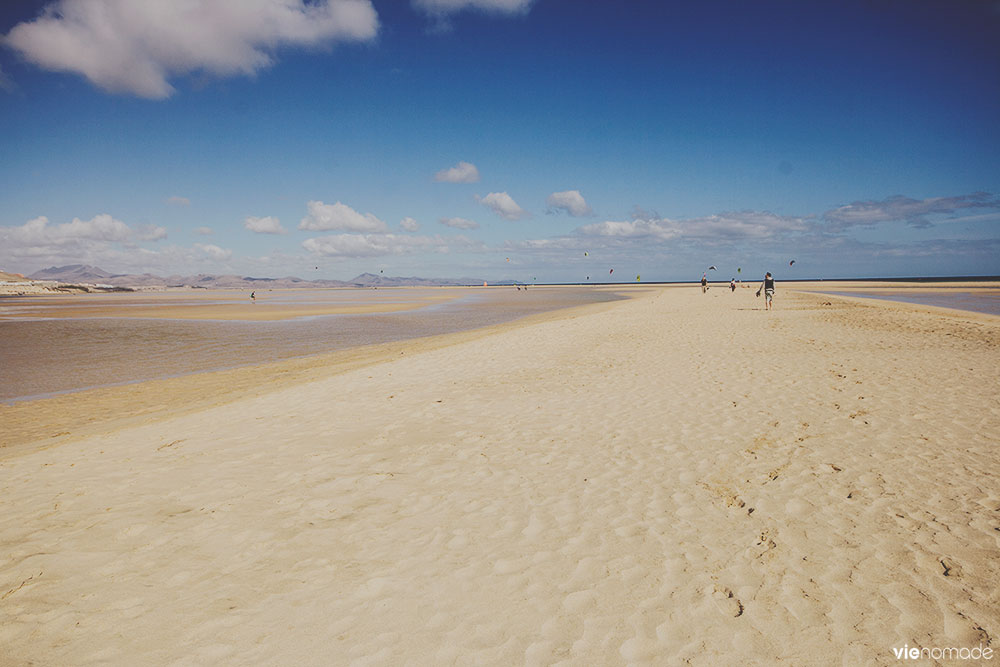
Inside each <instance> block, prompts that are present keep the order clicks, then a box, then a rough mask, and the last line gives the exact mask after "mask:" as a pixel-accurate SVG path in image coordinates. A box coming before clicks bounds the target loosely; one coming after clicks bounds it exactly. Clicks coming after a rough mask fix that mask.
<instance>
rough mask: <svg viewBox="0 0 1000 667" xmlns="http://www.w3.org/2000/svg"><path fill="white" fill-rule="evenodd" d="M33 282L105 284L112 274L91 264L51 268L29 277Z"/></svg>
mask: <svg viewBox="0 0 1000 667" xmlns="http://www.w3.org/2000/svg"><path fill="white" fill-rule="evenodd" d="M29 277H30V278H31V279H32V280H59V281H62V282H78V283H105V282H107V279H108V278H110V277H111V274H110V273H108V272H107V271H105V270H104V269H99V268H97V267H96V266H90V265H89V264H70V265H69V266H50V267H49V268H47V269H42V270H41V271H39V272H38V273H35V274H33V275H31V276H29Z"/></svg>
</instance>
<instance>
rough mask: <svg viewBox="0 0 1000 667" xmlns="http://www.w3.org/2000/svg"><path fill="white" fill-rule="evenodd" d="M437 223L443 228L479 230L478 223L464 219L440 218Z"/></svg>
mask: <svg viewBox="0 0 1000 667" xmlns="http://www.w3.org/2000/svg"><path fill="white" fill-rule="evenodd" d="M438 222H440V223H441V224H442V225H444V226H445V227H452V228H454V229H479V223H478V222H476V221H475V220H467V219H465V218H441V219H440V220H439V221H438Z"/></svg>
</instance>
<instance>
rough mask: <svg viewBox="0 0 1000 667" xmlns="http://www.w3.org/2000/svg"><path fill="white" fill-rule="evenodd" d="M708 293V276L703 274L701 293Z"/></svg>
mask: <svg viewBox="0 0 1000 667" xmlns="http://www.w3.org/2000/svg"><path fill="white" fill-rule="evenodd" d="M707 291H708V274H707V273H703V274H701V293H702V294H704V293H705V292H707Z"/></svg>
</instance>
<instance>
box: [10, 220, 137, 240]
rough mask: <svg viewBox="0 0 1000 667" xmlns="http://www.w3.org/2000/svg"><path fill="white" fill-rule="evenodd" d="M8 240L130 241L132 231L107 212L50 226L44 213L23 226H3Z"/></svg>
mask: <svg viewBox="0 0 1000 667" xmlns="http://www.w3.org/2000/svg"><path fill="white" fill-rule="evenodd" d="M2 229H3V233H4V236H5V238H6V240H7V241H8V242H10V243H12V244H16V245H19V246H30V245H63V244H67V243H74V242H77V241H117V242H121V241H127V240H129V238H130V237H131V236H132V230H131V229H130V228H129V226H128V225H126V224H125V223H124V222H122V221H121V220H116V219H115V218H112V217H111V216H110V215H108V214H106V213H102V214H100V215H95V216H94V217H93V218H91V219H90V220H80V219H79V218H73V220H72V222H66V223H63V224H61V225H55V226H49V219H48V218H47V217H45V216H44V215H42V216H39V217H37V218H34V219H32V220H29V221H28V222H26V223H24V225H22V226H20V227H5V228H2Z"/></svg>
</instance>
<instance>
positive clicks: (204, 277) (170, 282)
mask: <svg viewBox="0 0 1000 667" xmlns="http://www.w3.org/2000/svg"><path fill="white" fill-rule="evenodd" d="M29 277H30V278H31V279H32V280H54V281H58V282H63V283H86V284H95V283H96V284H102V285H114V286H116V287H202V288H205V289H248V290H262V289H288V288H291V287H409V286H428V287H429V286H439V285H448V286H452V285H456V286H457V285H482V284H483V280H482V279H481V278H457V279H456V278H418V277H415V276H413V277H408V278H403V277H390V276H383V275H375V274H373V273H362V274H361V275H359V276H357V277H356V278H354V279H353V280H347V281H344V280H303V279H302V278H296V277H294V276H286V277H284V278H253V277H250V276H236V275H222V276H215V275H208V274H203V273H199V274H198V275H196V276H180V275H174V276H166V277H161V276H156V275H153V274H151V273H142V274H113V273H109V272H108V271H105V270H104V269H100V268H98V267H96V266H89V265H84V264H72V265H70V266H51V267H49V268H47V269H42V270H41V271H38V272H37V273H34V274H32V275H31V276H29Z"/></svg>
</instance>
